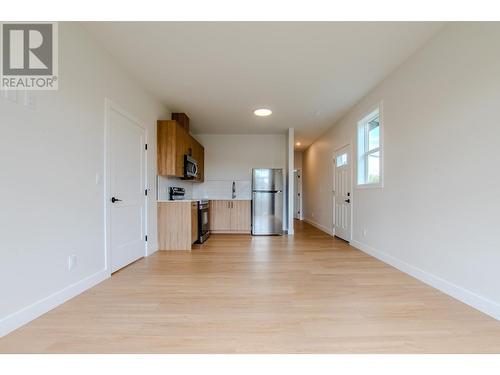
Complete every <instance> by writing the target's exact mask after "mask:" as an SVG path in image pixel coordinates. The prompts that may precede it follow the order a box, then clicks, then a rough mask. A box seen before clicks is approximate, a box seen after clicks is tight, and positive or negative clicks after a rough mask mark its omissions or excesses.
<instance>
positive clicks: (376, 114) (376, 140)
mask: <svg viewBox="0 0 500 375" xmlns="http://www.w3.org/2000/svg"><path fill="white" fill-rule="evenodd" d="M381 127H382V124H381V122H380V109H379V108H377V109H376V110H374V111H373V112H372V113H370V114H369V115H368V116H366V117H364V118H363V119H362V120H361V121H359V122H358V179H357V182H358V185H360V186H361V185H365V186H375V187H376V186H381V185H382V158H381V157H382V142H381V137H380V135H381Z"/></svg>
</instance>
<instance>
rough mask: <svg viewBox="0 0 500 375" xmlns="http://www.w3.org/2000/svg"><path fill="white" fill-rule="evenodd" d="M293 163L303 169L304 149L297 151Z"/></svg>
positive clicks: (295, 166)
mask: <svg viewBox="0 0 500 375" xmlns="http://www.w3.org/2000/svg"><path fill="white" fill-rule="evenodd" d="M293 164H294V168H295V169H302V151H295V153H294V161H293Z"/></svg>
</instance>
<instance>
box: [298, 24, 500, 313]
mask: <svg viewBox="0 0 500 375" xmlns="http://www.w3.org/2000/svg"><path fill="white" fill-rule="evenodd" d="M499 40H500V24H499V23H455V24H451V25H449V26H447V27H446V28H445V29H444V30H443V31H442V32H440V33H439V34H438V35H437V36H436V37H435V38H433V39H432V40H431V41H430V42H429V43H428V44H427V45H426V46H425V47H424V48H423V49H421V50H420V51H419V52H417V53H416V54H415V55H414V56H412V57H411V58H410V59H409V60H408V61H407V62H406V63H404V64H403V65H402V66H401V67H400V68H399V69H398V70H397V71H396V72H394V73H393V74H391V75H390V76H389V77H388V78H387V79H386V80H384V81H383V82H382V83H381V84H380V85H379V86H378V87H376V88H375V89H374V90H373V91H372V92H371V93H370V94H369V95H367V96H366V97H365V98H363V99H362V100H361V101H360V102H358V104H356V105H355V107H354V108H352V109H351V110H350V111H349V113H348V114H347V115H346V116H345V117H344V118H343V119H342V120H340V121H339V122H338V123H337V124H335V125H334V126H333V127H332V128H331V129H330V131H328V132H327V133H326V134H325V135H323V136H322V137H321V138H320V139H318V140H317V141H316V142H315V143H314V144H313V145H312V146H310V147H309V148H308V149H307V151H306V152H305V154H304V161H303V174H304V193H305V194H304V204H305V215H306V218H307V219H309V220H312V221H314V222H316V223H317V224H319V225H320V226H324V227H325V228H332V226H333V223H332V194H331V190H332V168H333V165H332V160H333V159H332V158H333V152H334V150H335V149H337V148H339V147H341V146H343V145H345V144H346V143H350V144H351V145H354V143H355V142H354V140H355V126H356V123H357V121H358V120H359V119H360V118H361V117H363V115H365V114H366V113H367V112H368V111H369V110H370V109H372V108H373V106H375V105H376V104H377V103H379V102H380V101H383V126H384V132H385V135H384V137H385V146H384V147H385V148H384V152H385V163H384V168H385V175H384V188H382V189H354V192H353V193H354V195H353V207H354V223H353V224H354V227H353V238H354V241H353V243H354V244H355V245H356V246H358V247H360V248H362V249H363V250H365V251H367V252H369V253H371V254H373V255H375V256H377V257H379V258H381V259H383V260H385V261H386V262H389V263H391V264H393V265H395V266H396V267H398V268H400V269H402V270H404V271H406V272H408V273H410V274H412V275H414V276H416V277H418V278H420V279H421V280H423V281H425V282H428V283H430V284H431V285H434V286H436V287H438V288H440V289H441V290H443V291H445V292H447V293H449V294H451V295H453V296H455V297H457V298H459V299H461V300H463V301H465V302H467V303H469V304H472V305H474V306H475V307H477V308H479V309H481V310H483V311H485V312H487V313H489V314H491V315H493V316H496V317H497V318H499V319H500V272H499V265H500V237H499V236H498V223H499V219H498V218H499V212H500V194H499V186H500V174H499V173H498V170H499V165H500V153H499V151H498V148H499V146H498V143H499V141H500V123H499V116H498V113H499V108H500V74H498V72H499V66H500V44H499V43H498V41H499ZM353 172H354V173H355V170H354V171H353ZM354 175H355V174H354ZM364 229H366V236H364V235H363V230H364Z"/></svg>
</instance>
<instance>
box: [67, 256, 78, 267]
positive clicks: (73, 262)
mask: <svg viewBox="0 0 500 375" xmlns="http://www.w3.org/2000/svg"><path fill="white" fill-rule="evenodd" d="M76 261H77V258H76V255H70V256H69V258H68V270H69V271H72V270H74V269H75V268H76V265H77V262H76Z"/></svg>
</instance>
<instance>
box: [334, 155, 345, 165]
mask: <svg viewBox="0 0 500 375" xmlns="http://www.w3.org/2000/svg"><path fill="white" fill-rule="evenodd" d="M336 163H337V167H342V166H343V165H347V153H344V154H341V155H337V162H336Z"/></svg>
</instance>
